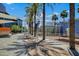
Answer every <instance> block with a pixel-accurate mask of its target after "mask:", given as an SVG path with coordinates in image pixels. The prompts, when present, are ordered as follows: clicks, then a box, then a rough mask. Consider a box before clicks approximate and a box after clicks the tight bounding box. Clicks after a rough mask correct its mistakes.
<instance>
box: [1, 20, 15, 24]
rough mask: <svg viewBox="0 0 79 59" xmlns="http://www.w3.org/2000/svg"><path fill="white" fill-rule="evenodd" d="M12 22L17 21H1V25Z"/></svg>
mask: <svg viewBox="0 0 79 59" xmlns="http://www.w3.org/2000/svg"><path fill="white" fill-rule="evenodd" d="M11 22H15V21H10V20H0V24H3V23H11Z"/></svg>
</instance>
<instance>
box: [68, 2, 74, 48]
mask: <svg viewBox="0 0 79 59" xmlns="http://www.w3.org/2000/svg"><path fill="white" fill-rule="evenodd" d="M69 5H70V36H69V37H70V49H75V4H74V3H70V4H69Z"/></svg>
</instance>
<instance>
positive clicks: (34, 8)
mask: <svg viewBox="0 0 79 59" xmlns="http://www.w3.org/2000/svg"><path fill="white" fill-rule="evenodd" d="M38 6H39V4H38V3H33V5H32V8H33V14H34V37H36V14H37V11H38Z"/></svg>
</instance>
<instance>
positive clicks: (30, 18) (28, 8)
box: [26, 7, 33, 34]
mask: <svg viewBox="0 0 79 59" xmlns="http://www.w3.org/2000/svg"><path fill="white" fill-rule="evenodd" d="M26 13H27V15H28V24H29V33H30V34H33V10H32V8H31V7H27V8H26Z"/></svg>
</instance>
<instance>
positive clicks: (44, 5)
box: [38, 3, 45, 44]
mask: <svg viewBox="0 0 79 59" xmlns="http://www.w3.org/2000/svg"><path fill="white" fill-rule="evenodd" d="M43 40H45V3H43V39H42V40H41V41H39V42H38V44H39V43H40V42H42V41H43Z"/></svg>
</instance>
